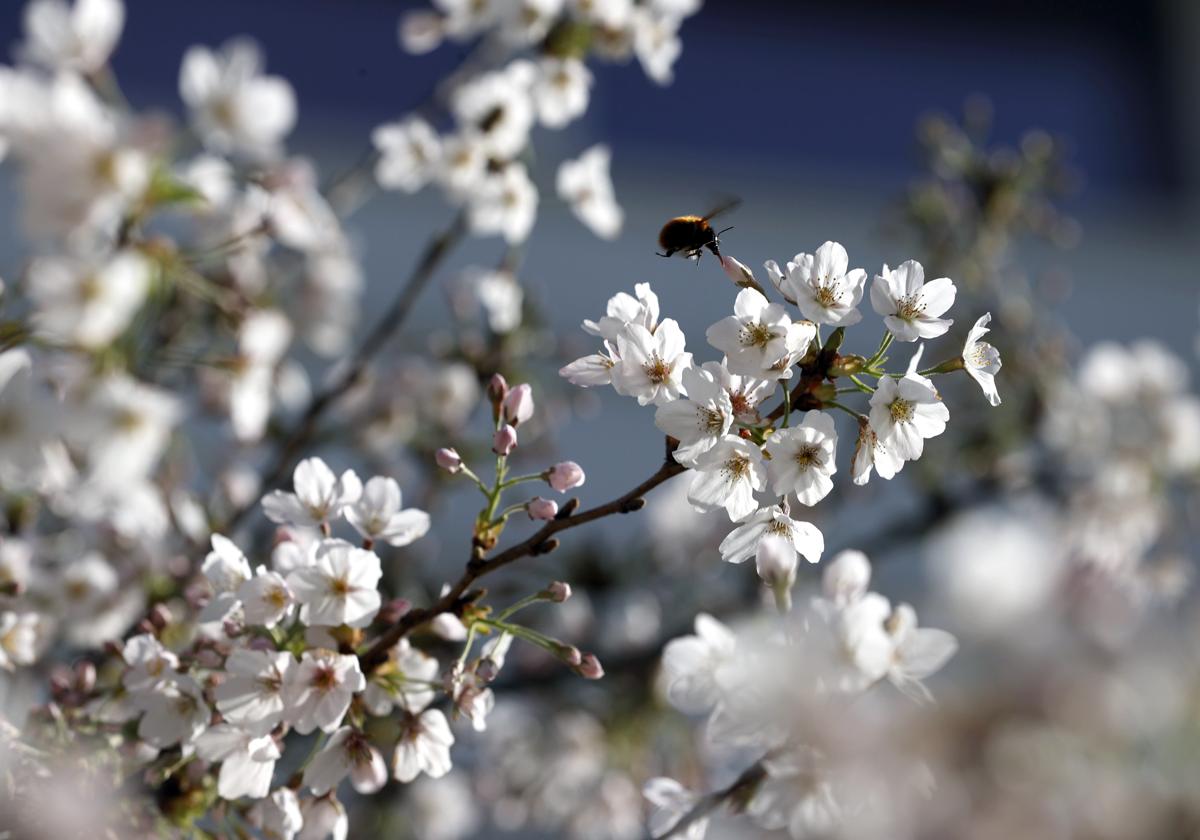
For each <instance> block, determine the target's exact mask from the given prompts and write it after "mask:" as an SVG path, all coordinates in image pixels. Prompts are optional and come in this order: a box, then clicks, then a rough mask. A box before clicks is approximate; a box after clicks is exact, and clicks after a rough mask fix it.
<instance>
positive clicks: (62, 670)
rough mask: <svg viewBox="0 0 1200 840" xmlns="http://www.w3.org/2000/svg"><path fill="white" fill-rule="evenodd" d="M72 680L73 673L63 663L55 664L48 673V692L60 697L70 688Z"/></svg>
mask: <svg viewBox="0 0 1200 840" xmlns="http://www.w3.org/2000/svg"><path fill="white" fill-rule="evenodd" d="M74 682H75V680H74V674H72V673H71V672H70V671H69V670H68V669H67V667H66V666H65V665H56V666H54V670H53V671H52V672H51V674H50V693H51V694H52V695H54V696H55V697H62V696H63V695H64V694H66V693H67V692H68V691H70V690H71V686H72V684H73V683H74Z"/></svg>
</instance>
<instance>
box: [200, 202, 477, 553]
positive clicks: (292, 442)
mask: <svg viewBox="0 0 1200 840" xmlns="http://www.w3.org/2000/svg"><path fill="white" fill-rule="evenodd" d="M464 233H466V220H465V219H464V217H463V216H462V215H461V214H459V216H458V217H456V218H455V220H454V222H453V223H452V224H451V225H450V227H448V228H447V229H446V230H444V231H442V232H441V233H440V234H438V235H436V236H434V237H433V238H432V239H430V240H429V242H428V243H426V245H425V250H424V251H423V252H422V253H421V258H420V259H419V260H418V261H417V264H416V266H415V267H414V268H413V271H412V274H410V275H409V277H408V280H407V281H406V282H405V284H404V287H403V288H402V289H401V290H400V294H398V295H397V296H396V299H395V300H394V301H392V305H391V307H389V308H388V311H387V312H386V313H385V314H384V315H383V316H382V317H381V318H380V319H379V320H378V322H377V323H376V324H375V329H373V330H372V331H371V333H370V334H369V335H368V336H367V338H366V340H365V341H363V343H362V345H361V346H360V347H359V348H358V351H357V352H356V353H355V354H354V356H353V357H351V359H350V360H349V361H348V362H347V363H346V365H345V367H344V368H343V370H342V372H341V373H340V374H338V376H337V377H336V378H335V379H334V380H333V382H331V383H330V384H329V385H327V386H326V387H325V390H323V391H321V393H319V394H318V395H317V396H316V397H315V398H314V399H313V401H312V402H311V403H309V406H308V409H307V410H306V411H305V412H304V416H303V417H301V418H300V420H299V421H297V423H296V425H295V427H294V428H293V429H292V431H291V432H290V433H289V434H288V435H287V437H285V438H284V441H283V443H282V444H281V446H280V447H279V450H278V451H277V453H276V455H275V459H274V460H273V461H272V462H271V465H270V466H269V467H268V468H267V469H266V471H265V472H264V474H263V479H262V486H263V487H265V488H268V489H269V488H271V487H274V486H276V485H278V484H279V482H280V481H281V480H283V479H284V478H285V477H286V476H287V474H288V473H289V472H290V471H291V469H292V467H293V466H294V464H295V462H296V461H297V460H298V458H299V456H300V454H301V453H303V452H304V450H305V449H306V448H307V447H308V446H309V444H310V443H311V442H312V440H313V438H314V437H315V436H316V432H317V425H318V423H319V422H320V420H321V416H322V415H323V414H324V413H325V411H326V410H327V409H328V408H329V407H330V406H332V405H333V404H334V403H335V402H336V401H337V400H338V398H339V397H341V396H342V395H344V394H345V393H346V392H347V391H349V390H350V389H351V388H353V387H354V386H355V385H357V384H358V383H359V382H360V381H361V380H362V378H363V375H364V374H365V373H366V370H367V365H368V364H369V363H370V361H371V359H373V358H374V356H375V354H376V353H378V352H379V350H380V349H381V348H382V347H383V346H384V345H385V344H386V343H387V342H388V340H389V339H390V338H391V337H392V336H393V335H394V334H395V333H396V331H397V330H399V329H400V326H401V325H402V324H403V323H404V321H405V319H406V318H407V317H408V315H409V314H410V313H411V312H412V308H413V306H414V305H415V304H416V302H417V298H418V297H419V296H420V294H421V292H422V291H423V290H424V289H425V286H426V285H427V284H428V283H429V280H430V279H431V278H432V277H433V275H434V273H435V272H436V271H437V268H438V266H439V265H441V262H442V260H444V259H445V258H446V256H447V255H448V254H449V253H450V251H451V250H452V249H453V248H454V246H455V245H457V244H458V242H459V241H460V240H461V239H462V237H463V235H464ZM255 504H256V502H251V503H249V504H246V505H243V506H242V507H240V508H238V509H237V510H235V511H234V512H233V513H232V514H231V515H230V517H229V519H228V520H227V521H226V522H225V523H224V525H223V526H221V527H220V528H216V529H214V530H217V531H227V530H229V529H232V528H235V527H236V526H237V525H238V523H240V522H241V521H242V519H243V518H245V516H246V514H247V513H249V512H250V510H251V509H252V508H253V507H254V505H255Z"/></svg>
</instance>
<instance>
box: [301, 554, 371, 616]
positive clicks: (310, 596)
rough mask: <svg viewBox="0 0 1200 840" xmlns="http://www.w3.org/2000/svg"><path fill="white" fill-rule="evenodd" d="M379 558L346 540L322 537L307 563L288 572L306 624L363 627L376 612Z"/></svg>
mask: <svg viewBox="0 0 1200 840" xmlns="http://www.w3.org/2000/svg"><path fill="white" fill-rule="evenodd" d="M381 577H383V569H382V567H381V566H380V563H379V557H378V556H377V555H376V554H375V553H374V552H372V551H367V550H365V549H362V548H356V547H355V546H353V545H351V544H350V543H348V542H346V541H345V540H324V541H323V542H322V543H321V544H320V546H318V548H317V554H316V559H315V561H314V562H313V563H312V565H309V566H303V567H301V568H299V569H296V570H295V571H294V572H292V573H291V574H290V575H288V579H287V582H288V588H289V589H291V590H292V593H293V595H294V596H295V598H296V601H297V602H298V603H299V604H300V605H301V607H300V620H301V621H302V622H304V623H305V624H308V625H314V624H315V625H324V626H329V627H336V626H338V625H342V624H345V625H347V626H350V627H366V626H367V625H368V624H370V623H371V619H373V618H374V617H375V613H377V612H379V606H380V603H381V596H380V594H379V590H378V588H377V587H378V586H379V579H380V578H381Z"/></svg>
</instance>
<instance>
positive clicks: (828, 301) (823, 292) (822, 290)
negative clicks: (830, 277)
mask: <svg viewBox="0 0 1200 840" xmlns="http://www.w3.org/2000/svg"><path fill="white" fill-rule="evenodd" d="M815 296H816V298H817V303H819V304H821V306H837V303H838V293H837V288H836V287H835V286H834V285H833V283H832V282H830V281H827V282H824V283H822V282H820V281H818V282H817V287H816V295H815Z"/></svg>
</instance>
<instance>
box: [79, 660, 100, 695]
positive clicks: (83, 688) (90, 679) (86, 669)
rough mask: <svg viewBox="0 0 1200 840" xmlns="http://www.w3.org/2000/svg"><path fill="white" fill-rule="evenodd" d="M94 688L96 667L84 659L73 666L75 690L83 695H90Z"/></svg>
mask: <svg viewBox="0 0 1200 840" xmlns="http://www.w3.org/2000/svg"><path fill="white" fill-rule="evenodd" d="M95 687H96V666H95V665H93V664H92V663H91V662H88V661H87V660H86V659H85V660H82V661H80V662H79V663H77V664H76V665H75V688H76V690H77V691H80V692H82V693H84V694H91V693H92V689H94V688H95Z"/></svg>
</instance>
